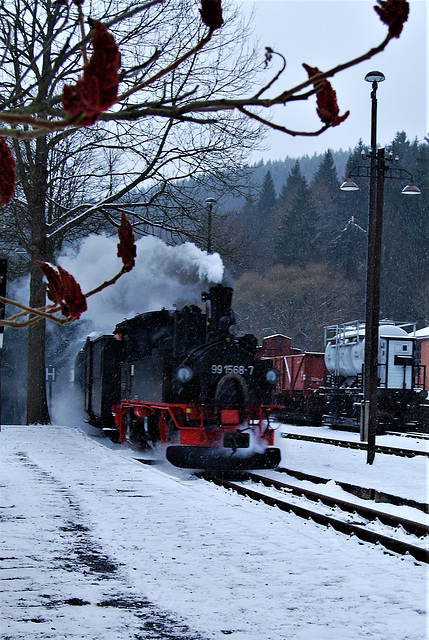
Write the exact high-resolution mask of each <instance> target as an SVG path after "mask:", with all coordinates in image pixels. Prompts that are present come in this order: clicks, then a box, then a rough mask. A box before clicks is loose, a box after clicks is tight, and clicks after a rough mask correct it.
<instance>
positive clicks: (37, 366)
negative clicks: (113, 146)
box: [27, 138, 51, 424]
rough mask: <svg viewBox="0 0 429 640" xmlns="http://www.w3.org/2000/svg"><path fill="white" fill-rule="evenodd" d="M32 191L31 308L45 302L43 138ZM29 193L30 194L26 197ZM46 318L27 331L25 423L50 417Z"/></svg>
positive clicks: (38, 146) (47, 420) (33, 170)
mask: <svg viewBox="0 0 429 640" xmlns="http://www.w3.org/2000/svg"><path fill="white" fill-rule="evenodd" d="M30 176H31V184H32V186H33V193H32V194H31V195H30V194H27V198H28V202H29V209H30V211H31V230H30V233H31V241H30V254H31V271H30V301H29V304H30V306H31V307H35V308H37V307H43V306H44V305H45V304H46V294H45V285H44V282H43V277H42V272H41V270H40V269H39V266H38V265H37V264H36V260H42V261H45V260H49V257H50V256H49V255H48V246H47V239H46V218H45V209H46V185H47V145H46V140H45V139H44V138H42V139H39V140H38V141H37V142H36V153H35V162H34V165H33V166H32V167H31V171H30ZM29 195H30V197H28V196H29ZM45 324H46V323H45V321H41V322H38V323H36V324H35V325H34V326H32V327H30V328H29V330H28V346H27V424H49V423H50V421H51V420H50V416H49V410H48V401H47V394H46V382H45V330H46V327H45Z"/></svg>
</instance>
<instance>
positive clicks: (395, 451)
mask: <svg viewBox="0 0 429 640" xmlns="http://www.w3.org/2000/svg"><path fill="white" fill-rule="evenodd" d="M280 435H281V437H282V438H288V439H290V440H305V441H307V442H316V443H317V444H331V445H334V446H336V447H344V448H345V449H362V450H365V451H366V449H367V447H368V445H367V444H366V443H365V442H349V441H347V440H337V439H335V438H324V437H319V436H309V435H304V434H300V433H287V432H285V431H283V432H281V434H280ZM375 451H376V453H385V454H389V455H394V456H401V457H403V458H414V457H415V456H425V457H426V458H428V457H429V451H422V450H420V451H419V450H417V449H401V448H400V447H391V446H387V445H380V444H378V445H376V446H375Z"/></svg>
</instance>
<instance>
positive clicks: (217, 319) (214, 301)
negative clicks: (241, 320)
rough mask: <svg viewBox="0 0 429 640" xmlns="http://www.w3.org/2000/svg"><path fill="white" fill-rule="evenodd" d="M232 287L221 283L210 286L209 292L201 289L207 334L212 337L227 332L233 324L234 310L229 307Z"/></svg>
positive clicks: (232, 291)
mask: <svg viewBox="0 0 429 640" xmlns="http://www.w3.org/2000/svg"><path fill="white" fill-rule="evenodd" d="M233 293H234V289H232V287H224V286H223V285H221V284H217V285H214V286H213V287H210V289H209V292H208V293H207V292H206V291H203V293H202V294H201V299H202V300H203V302H205V303H206V315H207V336H208V337H211V338H214V337H220V336H221V335H222V334H228V332H229V328H230V327H231V326H232V325H233V324H235V317H234V312H233V311H232V309H231V302H232V294H233Z"/></svg>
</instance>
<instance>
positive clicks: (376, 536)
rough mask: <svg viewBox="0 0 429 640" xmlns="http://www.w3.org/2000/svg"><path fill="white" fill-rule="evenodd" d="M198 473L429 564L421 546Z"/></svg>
mask: <svg viewBox="0 0 429 640" xmlns="http://www.w3.org/2000/svg"><path fill="white" fill-rule="evenodd" d="M198 475H199V477H201V478H203V479H205V480H208V481H210V482H213V483H215V484H217V485H219V486H222V487H225V488H226V489H231V490H233V491H236V492H237V493H239V494H240V495H243V496H246V497H249V498H251V499H252V500H256V501H258V502H259V501H260V502H264V503H265V504H267V505H269V506H272V507H277V508H278V509H281V510H282V511H287V512H292V513H294V514H295V515H297V516H299V517H301V518H304V519H305V520H308V519H312V520H313V521H314V522H316V523H318V524H321V525H324V526H329V525H330V526H332V527H333V528H334V529H335V530H336V531H340V532H341V533H344V534H347V535H355V536H356V537H358V538H359V539H360V540H363V541H365V542H369V543H372V544H377V543H378V544H381V545H382V546H384V547H385V548H386V549H389V550H390V551H393V552H395V553H399V554H402V555H404V554H405V553H409V554H410V555H412V556H413V557H414V558H415V559H416V560H418V561H419V562H425V563H428V564H429V552H428V551H427V550H426V549H422V548H421V547H417V546H415V545H412V544H409V543H406V542H402V541H400V540H395V539H394V538H389V537H388V536H386V535H384V534H381V533H377V532H374V531H369V530H367V529H364V528H363V527H361V526H359V525H355V524H351V523H348V522H344V521H343V520H338V519H337V518H333V517H332V516H328V515H325V514H321V513H318V512H317V511H312V510H311V509H307V508H304V507H301V506H299V505H296V504H293V503H291V502H287V501H286V500H284V499H283V498H282V499H280V498H275V497H273V496H269V495H267V494H264V493H261V492H259V491H255V490H254V489H250V488H249V487H244V486H242V485H239V484H237V483H236V482H232V481H230V480H227V479H226V478H221V477H219V476H216V475H213V474H210V473H207V472H203V473H200V474H198Z"/></svg>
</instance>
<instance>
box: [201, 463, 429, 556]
mask: <svg viewBox="0 0 429 640" xmlns="http://www.w3.org/2000/svg"><path fill="white" fill-rule="evenodd" d="M198 476H199V477H201V478H203V479H205V480H208V481H210V482H214V483H215V484H217V485H219V486H223V487H225V488H227V489H231V490H233V491H236V492H237V493H239V494H240V495H243V496H247V497H249V498H251V499H252V500H256V501H262V502H264V503H265V504H268V505H270V506H273V507H277V508H279V509H281V510H282V511H287V512H293V513H295V514H296V515H298V516H300V517H302V518H305V519H307V520H308V519H310V518H311V519H312V520H314V521H315V522H317V523H318V524H322V525H324V526H332V527H333V528H334V529H335V530H336V531H340V532H342V533H344V534H346V535H356V536H357V537H358V538H359V539H361V540H364V541H365V542H369V543H372V544H377V543H378V544H381V545H382V546H383V547H385V548H386V549H388V550H390V551H393V552H395V553H399V554H406V553H409V554H410V555H412V556H413V557H414V558H415V559H416V560H418V561H419V562H425V563H429V552H428V550H427V549H426V548H425V546H424V539H425V538H426V537H427V536H428V533H429V527H428V525H426V524H422V523H419V522H414V521H411V520H407V519H404V518H400V517H398V516H396V515H392V514H388V513H383V512H381V511H379V510H377V509H372V508H370V507H365V506H361V505H357V504H354V503H352V502H347V501H344V500H340V499H338V498H333V497H331V496H327V495H324V494H323V493H320V492H315V491H312V490H309V489H304V488H301V487H299V488H298V487H296V486H294V485H290V484H288V483H285V482H282V481H279V480H275V479H272V478H268V477H266V476H261V475H258V474H256V473H248V474H245V475H243V476H241V477H240V479H239V480H231V479H228V478H225V477H221V476H218V475H215V474H213V473H208V472H201V473H199V474H198ZM249 481H250V483H249ZM261 484H262V485H263V490H261V489H260V485H261ZM267 491H268V492H267ZM305 500H309V501H312V502H316V503H317V504H318V507H317V508H311V509H310V508H308V506H307V505H306V506H303V505H304V504H305ZM320 505H324V507H323V508H320ZM326 508H327V509H329V510H331V511H332V510H333V509H335V510H336V512H337V513H336V515H335V516H334V515H332V514H331V513H329V514H328V513H326V512H324V509H325V511H326ZM338 512H339V513H338ZM350 513H352V514H353V515H354V518H356V517H358V518H361V521H359V522H356V521H352V522H350V521H348V520H347V516H345V514H350ZM376 521H378V522H380V523H381V528H382V531H380V530H378V531H377V530H374V528H376V527H374V522H376ZM369 523H372V528H371V525H370V526H368V525H369ZM376 526H379V525H378V524H377V525H376ZM386 529H388V530H389V532H388V534H387V532H386ZM401 529H402V530H403V531H405V532H406V533H405V535H406V536H412V537H413V542H412V543H410V542H409V541H405V540H402V539H400V537H401V535H400V533H399V532H400V530H401ZM392 536H393V537H392ZM419 543H420V544H419Z"/></svg>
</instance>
